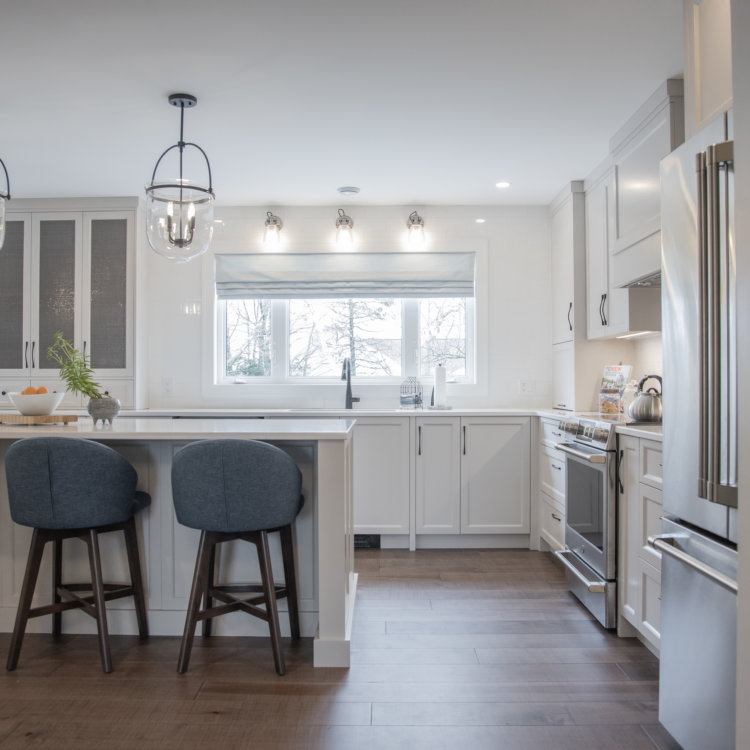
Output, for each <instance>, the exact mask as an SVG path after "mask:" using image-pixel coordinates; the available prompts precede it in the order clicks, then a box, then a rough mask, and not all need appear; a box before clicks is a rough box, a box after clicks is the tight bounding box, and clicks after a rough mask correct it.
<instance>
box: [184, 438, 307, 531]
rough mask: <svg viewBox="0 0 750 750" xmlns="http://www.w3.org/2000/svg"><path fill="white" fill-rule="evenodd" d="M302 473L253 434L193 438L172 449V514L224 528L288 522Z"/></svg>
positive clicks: (297, 502)
mask: <svg viewBox="0 0 750 750" xmlns="http://www.w3.org/2000/svg"><path fill="white" fill-rule="evenodd" d="M301 489H302V475H301V473H300V470H299V469H298V468H297V465H296V464H295V463H294V461H293V460H292V458H291V457H290V456H289V455H287V454H286V453H284V451H282V450H281V449H280V448H277V447H276V446H274V445H269V444H268V443H262V442H259V441H257V440H233V439H219V440H199V441H197V442H194V443H190V444H189V445H187V446H185V447H184V448H183V449H182V450H180V451H179V453H177V455H175V457H174V460H173V462H172V499H173V502H174V507H175V512H176V513H177V520H178V521H179V522H180V523H181V524H182V525H183V526H188V527H190V528H193V529H201V530H205V531H220V532H226V533H235V532H244V531H260V530H270V529H275V528H279V527H281V526H286V525H288V524H291V523H292V522H293V521H294V519H295V518H296V517H297V514H298V513H299V511H300V510H301V508H302V504H303V502H304V499H303V497H302V495H301Z"/></svg>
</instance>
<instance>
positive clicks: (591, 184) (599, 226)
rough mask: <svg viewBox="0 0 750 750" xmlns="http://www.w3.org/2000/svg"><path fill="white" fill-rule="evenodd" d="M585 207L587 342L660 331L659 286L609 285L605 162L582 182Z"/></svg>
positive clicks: (608, 168) (609, 171) (609, 200)
mask: <svg viewBox="0 0 750 750" xmlns="http://www.w3.org/2000/svg"><path fill="white" fill-rule="evenodd" d="M584 188H585V194H586V198H585V204H586V300H587V305H586V307H587V318H586V324H587V327H586V331H587V337H588V338H589V339H598V338H608V337H612V336H621V335H623V334H629V333H637V332H641V331H658V330H661V294H660V292H661V290H660V288H659V287H643V288H630V289H618V288H616V287H613V286H611V285H610V273H609V267H610V248H611V247H612V245H613V238H612V235H613V226H614V217H613V209H614V167H613V165H612V161H611V159H607V160H606V161H605V162H604V163H603V164H601V165H600V166H599V167H598V168H597V169H596V170H594V172H592V174H591V175H590V176H589V177H587V178H586V180H584Z"/></svg>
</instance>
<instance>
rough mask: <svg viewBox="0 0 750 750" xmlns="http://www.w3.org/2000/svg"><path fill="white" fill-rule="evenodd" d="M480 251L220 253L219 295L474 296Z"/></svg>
mask: <svg viewBox="0 0 750 750" xmlns="http://www.w3.org/2000/svg"><path fill="white" fill-rule="evenodd" d="M474 261H475V257H474V253H471V252H467V253H345V254H344V253H278V254H266V253H257V254H255V253H253V254H250V253H247V254H217V255H216V256H215V274H216V296H217V297H218V298H219V299H244V298H248V297H256V298H262V299H303V298H304V299H310V298H315V297H318V298H320V297H344V298H348V297H396V298H401V297H473V296H474V266H475V262H474Z"/></svg>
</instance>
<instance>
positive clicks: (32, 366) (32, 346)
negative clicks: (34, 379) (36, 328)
mask: <svg viewBox="0 0 750 750" xmlns="http://www.w3.org/2000/svg"><path fill="white" fill-rule="evenodd" d="M35 349H36V341H32V342H31V369H32V370H33V369H34V368H35V367H36V363H35V362H34V350H35Z"/></svg>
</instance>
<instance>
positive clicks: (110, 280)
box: [0, 211, 134, 390]
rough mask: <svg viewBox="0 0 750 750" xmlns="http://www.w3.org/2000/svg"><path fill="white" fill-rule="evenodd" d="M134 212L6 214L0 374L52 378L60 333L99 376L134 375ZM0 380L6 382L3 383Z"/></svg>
mask: <svg viewBox="0 0 750 750" xmlns="http://www.w3.org/2000/svg"><path fill="white" fill-rule="evenodd" d="M133 258H134V212H133V211H111V212H107V211H91V212H62V211H60V212H49V213H35V212H34V213H25V214H20V213H19V214H11V213H9V215H8V222H7V234H6V239H5V244H4V247H3V249H2V251H1V252H0V378H2V379H4V382H8V379H9V378H12V379H14V381H15V382H13V383H9V385H8V386H4V388H7V389H9V390H10V389H15V388H16V387H18V385H19V383H20V382H21V379H23V380H25V381H27V384H28V383H29V382H31V383H32V384H35V385H42V384H44V385H47V382H46V381H48V380H49V381H50V382H51V384H53V385H54V384H55V383H56V379H57V375H58V367H57V365H56V364H55V363H54V362H53V361H52V360H50V359H49V358H48V356H47V348H48V347H49V345H50V344H51V343H52V342H53V340H54V336H55V333H56V332H57V331H61V332H62V334H63V335H64V336H65V338H66V339H68V340H69V341H72V342H74V344H75V345H76V347H77V348H78V349H79V350H81V351H82V352H83V353H84V354H85V355H86V356H87V357H88V358H89V363H90V365H91V367H92V369H94V370H95V372H96V374H97V377H104V378H106V377H107V376H110V377H123V376H129V375H131V374H132V371H133V368H132V356H133V346H134V342H133V326H132V324H131V319H132V301H131V300H132V296H133V286H132V285H133ZM0 385H3V383H0Z"/></svg>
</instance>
